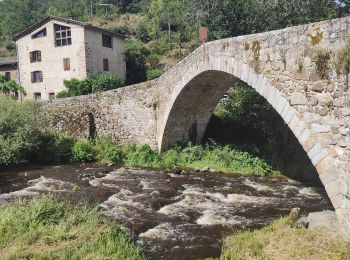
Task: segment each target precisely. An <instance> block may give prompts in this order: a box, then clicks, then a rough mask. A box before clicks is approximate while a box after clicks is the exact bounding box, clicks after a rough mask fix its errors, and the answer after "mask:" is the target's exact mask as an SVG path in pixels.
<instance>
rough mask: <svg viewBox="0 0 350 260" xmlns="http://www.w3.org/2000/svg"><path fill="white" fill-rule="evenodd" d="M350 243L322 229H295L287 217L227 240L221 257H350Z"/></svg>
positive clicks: (289, 259)
mask: <svg viewBox="0 0 350 260" xmlns="http://www.w3.org/2000/svg"><path fill="white" fill-rule="evenodd" d="M349 258H350V243H348V242H344V241H343V240H341V239H337V238H335V237H332V236H330V235H329V234H327V233H325V232H323V231H322V230H309V229H304V228H296V227H293V226H291V225H290V224H288V222H287V219H286V218H282V219H279V220H276V221H274V222H272V223H271V224H270V225H268V226H266V227H264V228H262V229H260V230H254V231H246V232H242V233H238V234H233V235H231V236H229V237H227V238H226V239H225V242H224V246H223V253H222V255H221V257H220V259H224V260H226V259H236V260H247V259H271V260H273V259H276V260H277V259H284V260H292V259H293V260H294V259H334V260H335V259H337V260H338V259H339V260H340V259H344V260H345V259H349Z"/></svg>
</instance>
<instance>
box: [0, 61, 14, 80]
mask: <svg viewBox="0 0 350 260" xmlns="http://www.w3.org/2000/svg"><path fill="white" fill-rule="evenodd" d="M0 75H3V76H5V78H6V79H7V80H14V81H17V58H16V57H0Z"/></svg>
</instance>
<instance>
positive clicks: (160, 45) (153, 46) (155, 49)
mask: <svg viewBox="0 0 350 260" xmlns="http://www.w3.org/2000/svg"><path fill="white" fill-rule="evenodd" d="M149 48H150V50H151V53H155V54H158V55H164V54H165V53H166V52H168V51H170V50H172V49H173V45H172V44H171V43H169V42H168V41H167V40H166V39H161V40H160V41H155V42H152V43H150V45H149Z"/></svg>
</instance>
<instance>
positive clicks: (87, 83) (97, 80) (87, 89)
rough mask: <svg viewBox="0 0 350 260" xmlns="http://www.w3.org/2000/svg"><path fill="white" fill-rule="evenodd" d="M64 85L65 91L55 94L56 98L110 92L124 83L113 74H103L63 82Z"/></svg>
mask: <svg viewBox="0 0 350 260" xmlns="http://www.w3.org/2000/svg"><path fill="white" fill-rule="evenodd" d="M64 85H65V87H66V88H67V90H64V91H61V92H59V93H58V94H57V98H65V97H73V96H80V95H87V94H91V93H96V92H101V91H107V90H112V89H116V88H120V87H123V86H124V83H123V82H122V80H120V79H119V78H118V77H117V76H115V75H114V74H112V73H109V72H103V73H99V74H97V75H96V76H94V77H91V78H88V79H85V80H78V79H71V80H65V81H64Z"/></svg>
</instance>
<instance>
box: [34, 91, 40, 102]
mask: <svg viewBox="0 0 350 260" xmlns="http://www.w3.org/2000/svg"><path fill="white" fill-rule="evenodd" d="M34 100H35V101H40V100H41V93H40V92H39V93H34Z"/></svg>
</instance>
